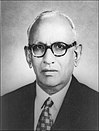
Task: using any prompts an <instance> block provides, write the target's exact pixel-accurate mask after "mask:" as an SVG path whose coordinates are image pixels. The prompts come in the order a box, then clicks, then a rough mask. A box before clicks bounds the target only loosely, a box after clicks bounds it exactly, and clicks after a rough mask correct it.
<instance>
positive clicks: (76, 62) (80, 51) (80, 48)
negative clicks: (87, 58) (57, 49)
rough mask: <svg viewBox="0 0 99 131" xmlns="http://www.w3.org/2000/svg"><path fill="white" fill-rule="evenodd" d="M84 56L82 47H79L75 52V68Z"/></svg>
mask: <svg viewBox="0 0 99 131" xmlns="http://www.w3.org/2000/svg"><path fill="white" fill-rule="evenodd" d="M81 54H82V45H81V44H80V45H78V46H77V47H76V49H75V51H74V66H75V67H77V66H78V64H79V61H80V57H81Z"/></svg>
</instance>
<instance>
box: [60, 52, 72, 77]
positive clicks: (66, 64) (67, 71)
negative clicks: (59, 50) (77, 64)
mask: <svg viewBox="0 0 99 131" xmlns="http://www.w3.org/2000/svg"><path fill="white" fill-rule="evenodd" d="M59 64H60V68H61V69H60V70H61V75H62V76H63V77H64V76H70V75H71V74H72V73H73V69H74V57H73V53H68V54H67V55H66V56H64V57H61V59H60V62H59Z"/></svg>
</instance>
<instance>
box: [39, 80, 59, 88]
mask: <svg viewBox="0 0 99 131" xmlns="http://www.w3.org/2000/svg"><path fill="white" fill-rule="evenodd" d="M41 83H42V84H43V85H46V86H56V85H58V84H59V80H58V79H54V78H52V79H51V78H50V79H45V80H44V79H43V80H41Z"/></svg>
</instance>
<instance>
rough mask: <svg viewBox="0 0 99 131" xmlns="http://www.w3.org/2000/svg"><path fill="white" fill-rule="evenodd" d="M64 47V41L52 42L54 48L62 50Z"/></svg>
mask: <svg viewBox="0 0 99 131" xmlns="http://www.w3.org/2000/svg"><path fill="white" fill-rule="evenodd" d="M65 47H66V46H65V44H64V43H61V42H58V43H55V44H54V48H55V49H60V50H64V49H65Z"/></svg>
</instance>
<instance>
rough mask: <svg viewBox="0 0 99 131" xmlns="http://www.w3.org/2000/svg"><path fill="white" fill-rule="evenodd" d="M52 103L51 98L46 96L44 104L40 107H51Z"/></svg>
mask: <svg viewBox="0 0 99 131" xmlns="http://www.w3.org/2000/svg"><path fill="white" fill-rule="evenodd" d="M53 104H54V102H53V101H52V100H51V98H50V97H48V98H47V99H46V100H45V102H44V104H43V105H42V107H41V108H43V107H44V108H45V107H52V105H53Z"/></svg>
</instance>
